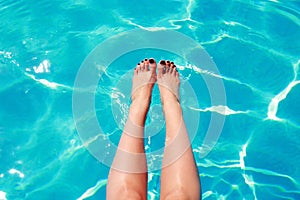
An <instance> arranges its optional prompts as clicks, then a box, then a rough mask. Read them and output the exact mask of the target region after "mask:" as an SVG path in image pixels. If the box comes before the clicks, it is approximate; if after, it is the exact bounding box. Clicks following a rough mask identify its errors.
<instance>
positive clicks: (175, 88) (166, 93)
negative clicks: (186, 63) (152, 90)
mask: <svg viewBox="0 0 300 200" xmlns="http://www.w3.org/2000/svg"><path fill="white" fill-rule="evenodd" d="M157 83H158V87H159V91H160V97H161V101H162V103H164V102H166V101H167V102H172V101H176V102H179V85H180V81H179V74H178V72H177V69H176V65H174V63H173V62H170V61H164V60H161V61H160V62H159V65H158V75H157Z"/></svg>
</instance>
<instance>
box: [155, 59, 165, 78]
mask: <svg viewBox="0 0 300 200" xmlns="http://www.w3.org/2000/svg"><path fill="white" fill-rule="evenodd" d="M165 67H166V62H165V61H164V60H161V61H160V62H159V65H158V74H157V76H158V77H159V78H161V77H162V75H163V73H164V68H165Z"/></svg>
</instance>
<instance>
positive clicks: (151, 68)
mask: <svg viewBox="0 0 300 200" xmlns="http://www.w3.org/2000/svg"><path fill="white" fill-rule="evenodd" d="M149 62H150V63H149ZM155 82H156V63H155V61H154V59H150V60H149V61H147V60H146V59H145V61H143V63H140V64H139V65H138V66H137V67H136V69H135V70H134V76H133V80H132V104H131V106H130V110H129V116H128V120H127V122H126V124H125V127H124V130H123V133H122V136H121V139H120V142H119V146H118V150H117V153H116V155H115V158H114V161H113V165H112V167H111V169H110V172H109V177H108V184H107V199H108V200H115V199H116V200H121V199H126V200H127V199H132V200H135V199H138V200H146V199H147V163H146V157H145V152H144V124H145V119H146V115H147V112H148V109H149V104H150V101H151V94H152V88H153V85H154V83H155Z"/></svg>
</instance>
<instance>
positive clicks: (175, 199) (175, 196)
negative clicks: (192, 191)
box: [162, 189, 192, 200]
mask: <svg viewBox="0 0 300 200" xmlns="http://www.w3.org/2000/svg"><path fill="white" fill-rule="evenodd" d="M162 199H163V200H192V199H191V198H190V197H189V195H188V194H187V193H186V192H185V191H184V190H183V189H176V190H173V191H171V192H169V193H168V194H166V195H165V196H164V197H163V198H162Z"/></svg>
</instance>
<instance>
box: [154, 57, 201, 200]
mask: <svg viewBox="0 0 300 200" xmlns="http://www.w3.org/2000/svg"><path fill="white" fill-rule="evenodd" d="M157 82H158V84H159V90H160V95H161V101H162V104H163V111H164V115H165V118H166V141H165V151H164V158H163V168H162V172H161V196H160V199H163V200H165V199H171V200H176V199H180V200H184V199H188V200H199V199H200V198H201V188H200V180H199V175H198V170H197V167H196V164H195V160H194V156H193V152H192V149H191V147H190V141H189V137H188V134H187V130H186V127H185V123H184V120H183V116H182V110H181V106H180V103H179V101H178V97H179V84H180V82H179V77H178V72H177V70H176V66H175V65H174V64H173V63H170V62H169V61H167V63H165V61H161V62H160V64H159V66H158V79H157Z"/></svg>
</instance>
